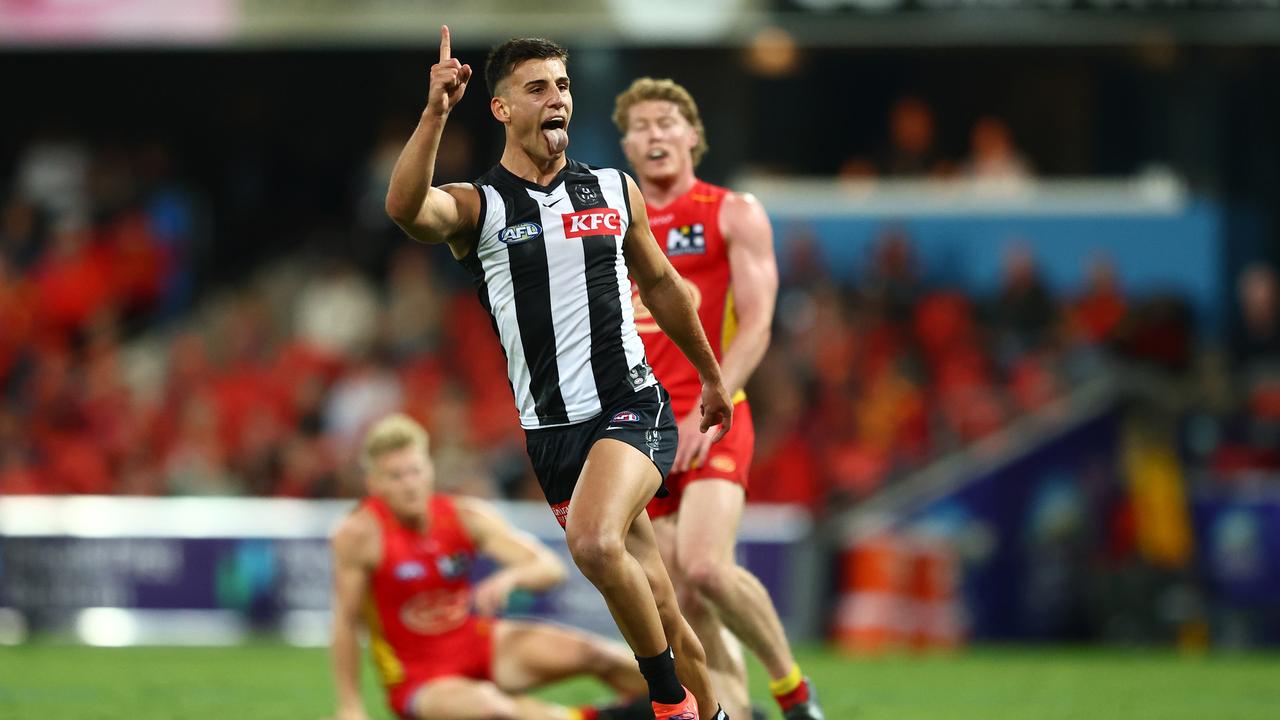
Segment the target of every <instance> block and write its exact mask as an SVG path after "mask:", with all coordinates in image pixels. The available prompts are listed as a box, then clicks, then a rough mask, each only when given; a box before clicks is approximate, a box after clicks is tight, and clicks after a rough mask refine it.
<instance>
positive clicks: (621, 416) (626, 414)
mask: <svg viewBox="0 0 1280 720" xmlns="http://www.w3.org/2000/svg"><path fill="white" fill-rule="evenodd" d="M641 382H643V381H641ZM620 422H626V423H633V422H640V416H639V415H636V414H635V413H633V412H631V411H630V410H623V411H622V412H620V413H618V414H617V415H614V416H613V419H612V420H610V421H609V424H613V423H620Z"/></svg>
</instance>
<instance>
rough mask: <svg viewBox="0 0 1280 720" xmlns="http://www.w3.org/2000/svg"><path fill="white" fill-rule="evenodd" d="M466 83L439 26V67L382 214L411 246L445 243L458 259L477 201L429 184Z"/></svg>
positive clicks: (459, 189)
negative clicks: (443, 136) (407, 237)
mask: <svg viewBox="0 0 1280 720" xmlns="http://www.w3.org/2000/svg"><path fill="white" fill-rule="evenodd" d="M470 79H471V66H470V65H463V64H461V63H460V62H458V60H457V59H456V58H454V57H453V56H452V51H451V50H450V46H449V28H448V27H447V26H441V28H440V62H439V63H437V64H435V65H432V66H431V81H430V85H429V87H428V90H427V106H426V108H425V109H424V110H423V111H422V116H421V117H420V118H419V120H418V126H417V127H416V128H415V129H414V131H413V135H412V136H410V137H409V142H407V143H406V144H405V146H404V149H403V150H401V151H400V158H399V159H398V160H396V167H395V170H393V171H392V173H391V185H390V186H389V187H388V188H387V202H386V210H387V214H388V215H390V216H391V219H392V220H395V222H396V224H397V225H399V226H400V227H401V228H403V229H404V231H405V232H406V233H408V234H409V235H410V236H411V237H413V238H414V239H415V240H418V241H420V242H424V243H433V244H435V243H449V245H450V246H451V247H452V248H453V251H454V254H455V255H459V256H461V255H463V254H465V253H466V251H467V250H468V249H469V246H468V243H469V242H470V241H471V240H472V239H473V236H474V231H475V229H476V227H477V225H478V223H479V215H480V197H479V195H478V194H477V191H476V188H475V187H474V186H473V185H470V184H468V183H453V184H450V185H444V186H441V187H439V188H435V187H432V186H431V178H432V176H433V175H434V174H435V168H436V153H437V151H438V150H439V149H440V135H441V133H443V132H444V124H445V122H446V121H447V120H448V119H449V113H450V111H452V110H453V108H454V107H456V106H457V104H458V102H459V101H460V100H462V95H463V93H464V92H466V90H467V82H468V81H469V80H470Z"/></svg>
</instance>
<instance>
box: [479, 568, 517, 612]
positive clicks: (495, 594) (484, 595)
mask: <svg viewBox="0 0 1280 720" xmlns="http://www.w3.org/2000/svg"><path fill="white" fill-rule="evenodd" d="M515 589H516V583H515V578H513V577H512V576H511V575H510V574H509V573H506V572H503V571H501V570H499V571H498V572H496V573H494V574H492V575H490V576H489V577H487V578H485V579H484V580H481V581H480V584H478V585H476V591H475V603H476V612H477V613H479V614H481V615H485V616H488V617H494V616H496V615H497V614H498V613H501V612H502V611H503V610H506V609H507V601H508V600H509V599H510V598H511V593H512V592H514V591H515Z"/></svg>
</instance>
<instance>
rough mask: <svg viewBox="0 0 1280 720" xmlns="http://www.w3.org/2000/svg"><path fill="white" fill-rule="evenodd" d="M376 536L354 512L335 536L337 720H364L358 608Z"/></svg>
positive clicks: (374, 553) (369, 523)
mask: <svg viewBox="0 0 1280 720" xmlns="http://www.w3.org/2000/svg"><path fill="white" fill-rule="evenodd" d="M377 544H378V536H377V532H376V527H375V526H374V524H373V521H372V519H371V518H369V517H367V516H365V515H364V514H363V513H361V512H359V511H358V512H357V513H355V514H353V515H351V516H349V517H347V518H346V519H345V520H343V522H342V525H341V526H339V528H338V531H337V532H336V533H334V536H333V540H332V541H331V543H330V545H331V547H332V549H333V639H332V640H331V644H330V654H331V656H332V661H333V684H334V689H335V691H336V693H337V700H338V713H337V718H336V720H367V718H368V716H367V715H366V714H365V711H364V702H363V701H362V700H361V699H360V642H359V637H358V634H359V630H360V608H361V607H362V606H363V604H364V600H365V595H366V594H367V593H368V592H369V577H370V575H371V573H372V571H373V568H374V567H375V565H376V556H377V553H378V552H380V550H379V549H378V547H377Z"/></svg>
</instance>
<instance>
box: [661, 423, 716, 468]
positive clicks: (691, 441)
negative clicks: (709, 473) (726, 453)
mask: <svg viewBox="0 0 1280 720" xmlns="http://www.w3.org/2000/svg"><path fill="white" fill-rule="evenodd" d="M678 428H679V430H680V443H679V444H678V445H677V446H676V459H675V462H674V463H672V465H671V472H684V471H686V470H692V469H693V468H696V467H699V466H701V465H702V463H703V462H704V461H706V459H707V454H708V453H709V452H711V441H712V439H713V438H712V436H711V435H709V434H708V433H707V432H706V431H705V430H703V429H702V412H701V411H698V410H695V411H693V412H691V413H689V414H688V415H685V416H684V417H682V418H680V424H679V425H678Z"/></svg>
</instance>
